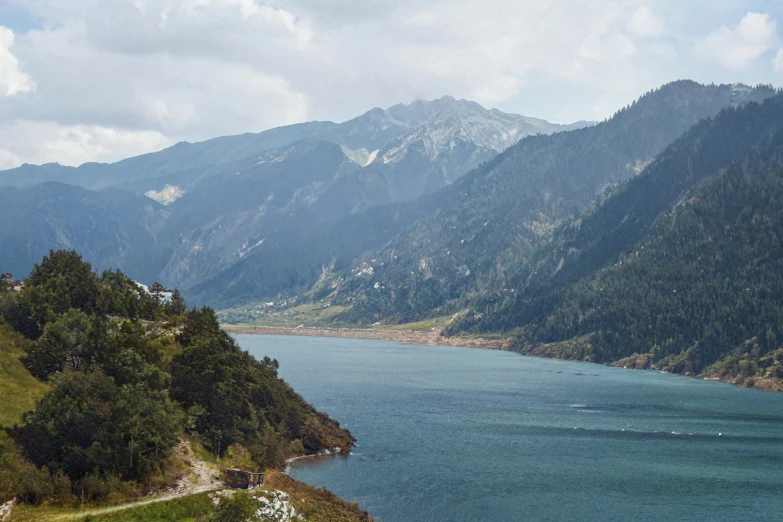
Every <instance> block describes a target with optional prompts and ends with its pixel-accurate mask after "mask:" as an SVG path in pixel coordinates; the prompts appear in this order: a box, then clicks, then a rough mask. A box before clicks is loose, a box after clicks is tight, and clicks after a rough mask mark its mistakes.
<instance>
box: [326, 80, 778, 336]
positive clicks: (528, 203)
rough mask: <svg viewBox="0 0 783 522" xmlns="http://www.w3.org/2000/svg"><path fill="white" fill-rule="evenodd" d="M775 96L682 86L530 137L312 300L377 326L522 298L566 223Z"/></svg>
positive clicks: (765, 91)
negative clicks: (698, 127) (727, 113)
mask: <svg viewBox="0 0 783 522" xmlns="http://www.w3.org/2000/svg"><path fill="white" fill-rule="evenodd" d="M773 94H774V90H772V89H770V88H765V87H760V88H758V89H756V90H751V91H750V94H748V95H743V96H742V97H737V96H736V91H735V89H734V88H733V87H732V86H728V85H723V86H715V85H712V86H704V85H699V84H697V83H694V82H688V81H682V82H675V83H672V84H669V85H666V86H664V87H662V88H660V89H657V90H655V91H653V92H650V93H648V94H646V95H645V96H643V97H642V98H640V99H639V100H638V101H637V102H635V103H634V104H632V105H631V106H629V107H627V108H625V109H623V110H622V111H620V112H618V113H617V114H616V115H615V116H614V117H612V118H611V119H609V120H607V121H605V122H602V123H600V124H598V125H596V126H595V127H590V128H587V129H581V130H577V131H573V132H566V133H559V134H555V135H552V136H534V137H528V138H525V139H523V140H521V141H520V142H519V143H517V144H516V145H514V146H513V147H511V148H509V149H508V150H506V151H505V152H504V153H502V154H500V155H499V156H498V157H497V158H495V159H494V160H492V161H490V162H488V163H486V164H485V165H483V166H481V167H479V168H478V169H477V170H476V171H474V172H472V173H470V174H468V175H466V176H465V177H463V178H461V179H460V180H458V181H457V182H455V183H454V184H453V185H451V187H449V188H448V189H445V190H442V191H440V192H438V193H436V194H434V195H433V196H431V197H430V198H424V199H422V200H421V201H419V202H418V203H417V205H419V206H423V207H427V208H428V209H429V210H428V212H426V213H420V210H419V209H417V208H416V205H413V206H410V207H398V212H396V213H390V214H389V216H387V217H386V219H388V221H389V223H390V225H389V229H390V230H394V228H395V227H394V226H393V223H395V222H398V221H405V220H406V219H408V216H409V215H414V216H416V215H423V217H420V218H418V219H415V220H414V221H413V223H412V224H411V225H410V226H407V227H405V228H403V230H402V232H401V233H399V234H398V235H397V236H396V237H394V238H391V240H390V241H388V243H387V244H386V245H384V246H383V247H382V248H380V249H379V250H376V251H373V252H371V253H369V254H367V255H365V256H364V257H363V258H362V259H361V260H360V261H359V262H356V263H354V264H353V265H352V266H351V268H350V269H348V270H344V271H341V272H338V273H336V274H335V275H334V276H333V277H331V278H326V279H325V280H324V281H323V283H322V284H321V285H320V287H318V288H317V289H316V291H314V292H313V294H312V296H313V298H316V299H324V300H329V301H331V302H332V304H338V305H342V306H349V307H351V308H350V310H348V311H346V312H344V313H343V314H341V316H338V317H336V321H337V322H346V323H354V324H365V325H369V324H372V323H374V322H376V321H384V322H397V323H404V322H411V321H417V320H421V319H423V318H426V317H434V316H443V315H451V314H453V313H455V312H458V311H460V310H462V309H465V308H471V307H473V303H474V302H475V301H476V300H477V299H479V298H481V297H482V296H485V295H492V294H494V293H496V292H508V293H510V292H511V290H512V289H514V288H515V287H514V286H513V284H514V283H515V281H517V280H518V279H519V277H520V273H524V272H525V271H526V270H527V267H528V261H529V259H530V257H531V256H532V255H533V253H534V252H535V251H536V249H537V248H539V247H541V246H542V245H545V244H546V243H547V242H548V241H549V240H550V239H551V238H552V236H553V234H554V233H555V231H556V230H557V229H558V227H560V226H561V225H562V224H563V223H565V222H567V221H569V220H570V219H572V218H573V217H574V216H575V215H578V214H579V213H581V212H582V211H583V210H585V209H587V208H590V207H591V206H592V205H594V204H595V202H596V200H599V201H600V200H601V199H604V198H605V197H606V195H607V194H608V193H611V191H612V190H613V189H614V187H615V186H617V185H618V184H620V183H622V182H624V181H626V180H628V179H629V178H632V177H635V176H636V175H637V174H638V173H639V172H640V171H641V170H642V169H643V168H644V166H645V165H647V164H648V163H649V162H650V161H652V160H653V159H654V158H655V157H656V156H657V155H658V154H660V153H661V152H662V151H663V150H664V149H665V148H666V147H667V146H668V145H670V144H671V143H672V142H674V141H675V140H676V139H677V138H679V137H680V136H681V135H682V134H683V133H684V132H685V131H687V130H688V129H689V128H690V127H691V126H693V125H694V124H696V123H698V122H699V121H700V120H702V119H703V118H706V117H711V116H714V115H716V114H717V113H719V112H720V111H721V110H722V109H724V108H726V107H731V106H734V105H739V104H741V103H742V102H746V101H753V100H763V99H764V98H766V97H768V96H771V95H773ZM373 215H378V212H376V213H375V214H373ZM379 217H383V216H379ZM355 219H357V220H358V219H361V216H357V217H356V218H355ZM366 227H368V228H370V227H374V228H373V229H374V230H379V229H381V230H382V229H383V227H380V226H378V225H376V224H372V223H367V225H366ZM376 283H377V286H376Z"/></svg>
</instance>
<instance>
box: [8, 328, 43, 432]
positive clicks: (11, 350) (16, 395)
mask: <svg viewBox="0 0 783 522" xmlns="http://www.w3.org/2000/svg"><path fill="white" fill-rule="evenodd" d="M26 342H27V341H25V340H24V338H23V337H22V336H21V335H19V334H18V333H16V332H13V331H11V329H10V328H8V327H7V326H0V397H4V398H11V397H12V398H13V400H2V401H0V427H10V426H13V425H14V424H15V423H18V422H21V420H22V414H23V413H24V412H26V411H29V410H32V409H33V407H34V406H35V403H36V402H37V401H38V399H40V398H41V397H42V396H43V394H44V393H45V392H46V388H47V386H46V384H44V383H42V382H40V381H38V380H37V379H36V378H35V377H33V376H32V375H30V372H28V371H27V369H26V368H25V367H24V366H22V363H21V361H20V360H19V359H20V358H21V357H22V356H24V354H25V350H24V344H25V343H26Z"/></svg>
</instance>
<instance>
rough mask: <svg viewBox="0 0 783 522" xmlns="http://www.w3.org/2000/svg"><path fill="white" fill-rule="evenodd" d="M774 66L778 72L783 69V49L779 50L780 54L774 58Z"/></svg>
mask: <svg viewBox="0 0 783 522" xmlns="http://www.w3.org/2000/svg"><path fill="white" fill-rule="evenodd" d="M772 68H773V69H775V71H776V72H781V71H783V49H780V50H778V54H776V55H775V58H773V59H772Z"/></svg>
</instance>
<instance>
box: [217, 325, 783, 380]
mask: <svg viewBox="0 0 783 522" xmlns="http://www.w3.org/2000/svg"><path fill="white" fill-rule="evenodd" d="M220 326H221V328H223V329H224V330H225V331H226V332H228V333H232V334H251V335H292V336H305V337H342V338H346V339H370V340H375V341H397V342H401V343H405V344H421V345H427V346H451V347H454V348H479V349H483V350H502V351H513V352H516V353H519V354H522V355H529V356H532V357H541V358H544V359H561V360H578V359H562V358H560V357H547V356H546V355H541V354H536V353H526V352H523V351H518V350H513V349H512V347H511V346H512V339H511V338H506V339H484V338H471V337H444V336H443V335H441V333H442V331H443V329H442V328H433V329H432V330H431V331H429V332H426V331H418V330H382V329H377V330H376V329H369V328H325V327H302V328H289V327H283V326H251V325H237V324H221V325H220ZM630 359H631V358H626V359H620V360H618V361H614V362H611V363H594V364H604V365H606V366H613V367H615V368H624V369H627V370H645V369H650V368H649V367H645V366H644V365H635V364H629V360H630ZM582 362H589V361H582ZM675 375H681V376H683V377H690V378H691V379H697V380H707V381H718V382H723V383H726V384H731V385H734V386H739V387H741V388H749V389H753V390H764V391H771V392H778V393H783V382H781V381H778V380H776V379H769V378H764V377H753V378H748V379H739V378H736V377H722V376H719V375H715V374H710V373H704V374H700V375H685V374H680V373H675Z"/></svg>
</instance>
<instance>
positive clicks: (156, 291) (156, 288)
mask: <svg viewBox="0 0 783 522" xmlns="http://www.w3.org/2000/svg"><path fill="white" fill-rule="evenodd" d="M164 292H170V290H169V289H168V288H166V287H165V286H163V285H162V284H160V283H159V282H157V281H155V282H154V283H152V286H150V293H151V294H152V297H154V298H155V302H156V303H158V304H161V302H163V293H164Z"/></svg>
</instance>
